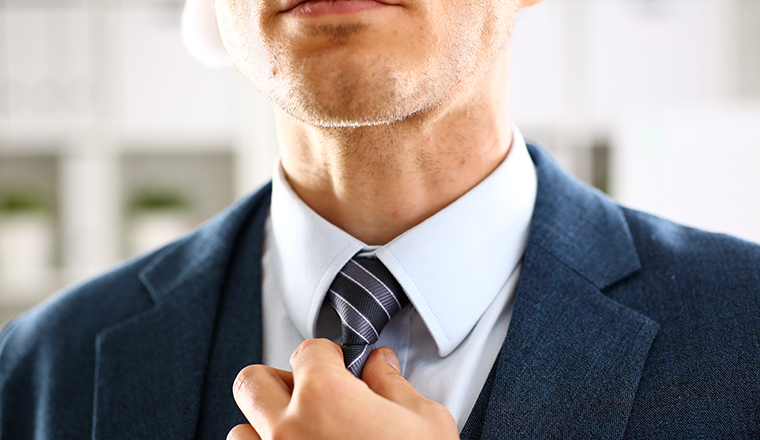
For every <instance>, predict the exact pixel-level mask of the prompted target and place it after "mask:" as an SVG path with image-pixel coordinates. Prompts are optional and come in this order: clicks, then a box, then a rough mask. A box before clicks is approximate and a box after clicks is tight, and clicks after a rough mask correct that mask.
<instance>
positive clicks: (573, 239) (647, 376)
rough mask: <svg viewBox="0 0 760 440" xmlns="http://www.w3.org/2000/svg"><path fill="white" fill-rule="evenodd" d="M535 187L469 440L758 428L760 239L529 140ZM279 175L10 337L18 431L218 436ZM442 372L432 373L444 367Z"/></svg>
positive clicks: (714, 435)
mask: <svg viewBox="0 0 760 440" xmlns="http://www.w3.org/2000/svg"><path fill="white" fill-rule="evenodd" d="M528 148H529V151H530V153H531V156H532V159H533V161H534V163H535V165H536V169H537V174H538V195H537V200H536V206H535V210H534V215H533V219H532V222H531V227H530V235H529V239H528V245H527V249H526V252H525V256H524V260H523V271H522V275H521V278H520V282H519V285H518V288H517V294H516V300H515V305H514V311H513V315H512V321H511V323H510V328H509V332H508V334H507V337H506V339H505V341H504V343H503V346H502V348H501V350H500V353H499V356H498V358H497V360H496V362H495V363H494V365H493V367H492V370H491V374H490V376H489V378H488V381H487V382H486V385H485V386H484V388H483V389H482V391H481V394H480V396H479V398H478V402H477V404H476V405H475V409H474V410H473V411H472V413H471V415H470V418H469V419H468V422H467V424H466V426H465V427H464V430H463V432H462V437H463V438H468V439H570V438H572V439H591V438H593V439H658V440H661V439H722V438H731V439H750V438H752V439H757V438H760V247H759V246H757V245H754V244H750V243H747V242H744V241H741V240H738V239H735V238H732V237H729V236H725V235H718V234H710V233H706V232H702V231H698V230H694V229H690V228H686V227H683V226H679V225H676V224H674V223H671V222H668V221H666V220H663V219H660V218H657V217H653V216H651V215H647V214H643V213H641V212H637V211H633V210H630V209H626V208H623V207H620V206H618V205H616V204H615V203H614V202H612V201H610V200H609V199H608V198H607V197H606V196H604V195H603V194H601V193H599V192H598V191H596V190H594V189H592V188H589V187H587V186H586V185H584V184H582V183H580V182H578V181H576V180H575V179H573V178H572V177H570V176H569V175H568V174H566V173H565V172H564V171H562V170H561V169H560V168H559V167H558V166H557V165H556V164H555V163H554V162H553V161H552V160H551V159H550V158H549V157H548V156H547V155H546V154H545V153H544V152H542V151H541V150H540V149H539V148H537V147H535V146H533V145H529V147H528ZM270 190H271V188H270V186H268V185H267V186H265V187H263V188H262V189H261V190H259V191H258V192H257V193H255V194H254V195H252V196H251V197H249V198H247V199H245V200H243V201H241V202H240V203H238V204H236V205H235V206H232V207H231V208H230V209H228V210H227V211H226V212H224V213H222V214H221V215H220V216H218V217H216V218H215V219H212V220H211V221H209V222H208V223H206V224H205V225H203V226H202V227H200V228H199V229H198V230H197V231H196V232H194V233H193V234H191V235H189V236H188V237H186V238H184V239H182V240H179V241H177V242H175V243H173V244H171V245H169V246H167V247H165V248H163V249H160V250H158V251H156V252H154V253H151V254H149V255H145V256H142V257H139V258H137V259H133V260H131V261H128V262H126V263H125V264H123V265H122V266H120V267H119V268H117V269H115V270H113V271H112V272H109V273H107V274H105V275H102V276H100V277H97V278H95V279H92V280H89V281H86V282H83V283H81V284H79V285H76V286H73V287H71V288H69V289H68V290H67V291H65V292H62V293H60V294H58V295H56V296H54V297H53V298H51V299H50V300H48V301H47V302H45V303H44V304H42V305H40V306H38V307H37V308H35V309H33V310H31V311H29V312H27V313H26V314H24V315H22V316H21V317H19V318H17V319H16V320H14V321H13V322H11V323H10V324H9V325H8V326H7V327H6V329H5V330H4V331H3V333H2V335H1V336H0V437H2V438H3V439H6V438H7V439H14V440H15V439H19V440H20V439H32V438H35V439H41V438H51V439H52V438H55V439H83V438H93V439H135V438H140V439H149V438H150V439H152V438H167V439H195V438H200V439H212V438H224V437H225V435H226V433H227V432H228V431H229V429H231V428H232V427H233V426H234V425H236V424H238V423H245V419H244V417H243V415H242V414H241V413H240V411H239V410H238V409H237V407H236V406H235V403H234V401H233V399H232V391H231V386H232V382H233V380H234V378H235V376H236V375H237V373H238V371H239V370H240V369H242V368H243V367H245V366H246V365H249V364H252V363H259V362H261V356H262V331H261V301H260V295H261V253H262V242H263V234H264V232H263V231H264V223H265V220H266V218H267V216H268V212H269V200H270ZM433 380H434V379H433Z"/></svg>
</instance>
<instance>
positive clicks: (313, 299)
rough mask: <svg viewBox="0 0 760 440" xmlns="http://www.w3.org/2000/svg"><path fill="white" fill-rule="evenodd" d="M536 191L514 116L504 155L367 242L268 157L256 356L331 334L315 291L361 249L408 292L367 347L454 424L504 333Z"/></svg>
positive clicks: (329, 313)
mask: <svg viewBox="0 0 760 440" xmlns="http://www.w3.org/2000/svg"><path fill="white" fill-rule="evenodd" d="M535 198H536V171H535V168H534V166H533V162H532V161H531V159H530V156H529V155H528V150H527V148H526V146H525V141H524V139H523V137H522V134H521V133H520V131H519V130H518V129H517V127H515V126H513V137H512V145H511V147H510V150H509V153H508V154H507V157H506V158H505V159H504V161H503V162H502V163H501V164H500V165H499V166H498V168H496V170H494V171H493V172H492V173H491V174H490V175H489V176H488V177H486V179H484V180H483V181H482V182H480V183H479V184H478V185H477V186H475V187H474V188H472V189H471V190H470V191H468V192H467V193H466V194H464V195H463V196H462V197H460V198H459V199H457V200H456V201H454V202H453V203H451V204H450V205H449V206H447V207H446V208H444V209H442V210H441V211H439V212H438V213H436V214H435V215H433V216H432V217H430V218H428V219H427V220H425V221H423V222H422V223H420V224H419V225H417V226H415V227H413V228H412V229H409V230H408V231H406V232H404V233H403V234H401V235H400V236H398V237H396V238H395V239H394V240H393V241H391V242H390V243H388V244H386V245H385V246H380V247H377V246H375V247H371V246H367V245H366V244H364V243H362V242H361V241H360V240H357V239H356V238H354V237H352V236H351V235H349V234H348V233H346V232H344V231H343V230H341V229H339V228H338V227H336V226H335V225H333V224H331V223H329V222H328V221H327V220H325V219H323V218H322V217H320V216H319V215H318V214H317V213H316V212H314V211H313V210H312V209H311V208H309V207H308V206H307V205H306V204H305V203H304V202H303V201H302V200H301V199H300V198H298V196H297V195H296V194H295V193H294V192H293V190H292V188H291V187H290V185H289V184H288V182H287V179H286V178H285V176H284V173H283V171H282V168H281V167H280V166H279V163H278V165H277V167H276V170H275V173H274V178H273V182H272V209H271V214H270V217H269V220H268V221H267V224H266V230H265V240H264V255H263V261H262V267H263V289H262V307H263V332H264V335H263V338H264V341H263V344H264V352H263V355H264V363H265V364H267V365H270V366H272V367H275V368H281V369H288V370H289V369H290V367H289V364H288V360H289V358H290V355H291V354H292V353H293V350H295V349H296V347H298V345H299V344H300V343H301V342H303V341H304V340H305V339H307V338H313V337H328V338H330V339H333V340H334V341H336V342H340V321H339V319H338V317H337V314H335V312H334V311H333V310H332V308H331V307H330V306H329V305H323V302H324V298H325V292H327V289H328V287H329V286H330V284H331V283H332V281H333V279H334V278H335V276H336V275H337V273H338V271H339V270H340V269H341V268H342V267H343V265H345V264H346V262H348V260H349V259H350V258H351V257H352V256H354V255H355V254H356V253H358V252H360V251H364V252H369V253H372V254H374V255H376V256H377V258H379V259H380V260H381V261H382V262H383V263H384V264H385V266H386V267H387V268H388V270H390V272H391V273H392V274H393V276H394V277H396V279H397V280H398V282H399V284H401V286H402V287H403V289H404V291H405V292H406V294H407V296H408V297H409V301H410V302H411V306H407V307H405V308H404V309H403V310H401V311H400V312H399V313H398V314H397V315H396V316H394V317H393V319H392V320H391V321H390V322H389V323H388V325H387V326H386V327H385V329H384V330H383V331H382V332H381V335H380V340H379V341H378V343H377V346H378V347H380V346H389V347H391V348H393V349H394V350H395V351H396V353H398V356H399V362H400V364H401V373H402V374H403V375H404V377H406V378H407V380H409V382H411V384H412V385H413V386H414V387H415V388H416V389H417V390H419V391H420V392H421V393H422V394H423V395H424V396H426V397H427V398H429V399H431V400H434V401H437V402H439V403H441V404H442V405H444V406H445V407H446V408H447V409H448V410H449V411H450V412H451V413H452V414H453V415H454V418H455V420H456V422H457V426H458V427H459V429H460V431H461V429H462V428H463V427H464V424H465V422H466V421H467V417H468V416H469V414H470V412H471V410H472V408H473V406H474V405H475V401H476V399H477V397H478V395H479V394H480V390H481V388H482V387H483V384H484V383H485V381H486V378H487V377H488V373H489V372H490V370H491V367H492V366H493V363H494V361H495V360H496V357H497V355H498V353H499V349H500V348H501V346H502V343H503V342H504V338H505V337H506V334H507V328H508V327H509V320H510V317H511V314H512V304H513V302H514V294H515V290H516V287H517V281H518V279H519V276H520V270H521V268H522V256H523V253H524V252H525V246H526V242H527V238H528V229H529V225H530V220H531V217H532V215H533V205H534V203H535Z"/></svg>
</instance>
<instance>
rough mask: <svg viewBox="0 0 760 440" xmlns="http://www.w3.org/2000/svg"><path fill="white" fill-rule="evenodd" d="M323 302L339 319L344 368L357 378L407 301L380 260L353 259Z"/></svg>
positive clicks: (336, 278) (340, 273)
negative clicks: (383, 332)
mask: <svg viewBox="0 0 760 440" xmlns="http://www.w3.org/2000/svg"><path fill="white" fill-rule="evenodd" d="M327 301H328V303H329V304H330V305H331V306H332V307H333V308H334V309H335V311H336V312H337V313H338V316H340V321H341V346H342V347H343V359H344V361H345V363H346V368H347V369H348V370H349V371H350V372H351V373H353V374H354V376H356V377H361V374H362V369H363V368H364V363H365V362H366V361H367V358H369V355H370V353H372V350H374V349H375V343H376V342H377V339H378V338H379V337H380V332H381V331H382V330H383V327H385V325H386V324H387V323H388V321H390V320H391V318H392V317H393V315H394V314H396V312H398V311H399V310H401V308H402V307H404V306H405V305H406V304H408V303H409V299H408V298H407V297H406V295H405V294H404V290H403V289H402V288H401V285H400V284H399V283H398V282H397V281H396V279H395V278H393V275H391V273H390V271H388V269H387V268H386V267H385V266H384V265H383V263H382V262H381V261H380V260H378V259H376V258H367V257H356V256H355V257H354V258H352V259H351V260H349V261H348V263H346V265H345V266H343V268H342V269H341V270H340V272H339V273H338V275H337V276H336V277H335V280H334V281H333V282H332V284H331V285H330V289H329V291H328V292H327Z"/></svg>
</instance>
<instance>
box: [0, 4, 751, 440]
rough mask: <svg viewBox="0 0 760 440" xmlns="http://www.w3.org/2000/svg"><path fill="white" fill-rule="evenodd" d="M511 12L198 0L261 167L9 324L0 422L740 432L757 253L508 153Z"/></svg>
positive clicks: (334, 432) (387, 432)
mask: <svg viewBox="0 0 760 440" xmlns="http://www.w3.org/2000/svg"><path fill="white" fill-rule="evenodd" d="M533 3H537V0H505V1H501V2H490V1H487V0H474V1H469V2H464V1H460V0H410V1H399V2H397V1H389V2H376V1H372V0H345V1H318V0H312V1H309V2H300V1H290V0H216V12H217V17H218V20H219V28H220V31H221V35H222V39H223V41H224V43H225V46H226V48H227V50H228V52H229V53H230V55H231V56H232V59H233V60H234V61H235V63H236V66H237V67H238V69H239V70H240V71H241V72H243V73H244V74H245V75H246V76H247V77H248V78H249V79H250V80H251V81H253V82H254V83H255V84H256V85H257V86H258V87H259V89H260V90H261V91H262V92H263V93H264V94H265V95H267V96H268V97H269V98H270V99H271V100H272V101H273V102H274V103H275V104H276V106H277V108H278V110H277V124H278V132H279V135H280V140H281V147H282V148H281V150H282V151H281V160H280V164H279V165H278V168H277V170H276V173H275V177H274V179H273V183H272V185H271V187H270V186H269V185H268V186H266V187H265V188H263V189H262V190H260V191H259V192H258V193H256V194H255V195H253V196H252V197H251V198H249V199H247V200H244V201H242V202H241V203H240V204H238V205H236V206H234V207H232V208H231V209H230V210H229V211H228V212H226V213H224V214H222V215H221V216H220V217H218V218H217V219H215V220H213V221H211V222H209V223H208V224H206V225H204V226H203V227H201V228H200V229H199V230H198V231H197V232H196V233H194V234H193V235H191V236H189V237H187V238H185V239H183V240H180V241H179V242H177V243H174V244H172V245H170V246H168V247H166V248H164V249H162V250H159V251H157V252H156V253H154V254H151V255H147V256H144V257H141V258H139V259H136V260H134V261H131V262H129V263H127V264H126V265H124V266H123V267H121V268H118V269H116V270H114V271H113V272H111V273H109V274H106V275H104V276H102V277H100V278H97V279H95V280H92V281H89V282H86V283H84V284H82V285H80V286H77V287H74V288H72V289H70V290H69V291H68V292H66V293H64V294H62V295H60V296H58V297H57V298H55V299H53V300H52V301H50V302H49V303H47V304H45V305H43V306H41V307H40V308H38V309H36V310H34V311H32V312H30V313H28V314H27V315H25V316H24V317H21V318H19V319H17V320H16V321H14V322H13V323H12V324H11V325H10V326H9V327H8V328H7V329H6V330H5V332H4V333H3V335H2V338H0V350H2V351H1V352H0V393H1V394H0V397H1V398H2V400H1V404H2V408H1V409H2V411H0V417H2V420H0V424H1V425H2V430H3V431H2V433H3V434H4V437H5V436H7V437H8V438H14V439H16V438H19V439H22V438H32V437H35V438H85V437H88V436H92V437H93V438H158V437H160V438H221V437H222V436H224V435H226V434H227V433H228V432H229V434H228V435H229V437H230V438H234V439H258V438H262V439H270V438H288V439H290V438H293V439H299V438H310V439H311V438H362V439H365V438H414V439H425V438H436V439H447V438H458V437H461V438H541V439H545V438H556V439H564V438H631V439H634V438H657V439H662V438H679V439H680V438H757V437H758V436H760V415H759V414H760V385H758V384H760V381H759V380H758V379H760V368H759V367H760V355H759V349H760V302H759V301H758V299H760V248H758V247H757V246H755V245H752V244H749V243H745V242H741V241H739V240H736V239H733V238H730V237H725V236H718V235H712V234H707V233H704V232H700V231H695V230H692V229H688V228H684V227H681V226H678V225H674V224H672V223H669V222H667V221H664V220H661V219H657V218H654V217H651V216H648V215H646V214H642V213H639V212H635V211H631V210H628V209H625V208H622V207H619V206H617V205H615V204H614V203H613V202H611V201H610V200H608V199H607V198H606V197H604V196H603V195H601V194H600V193H598V192H596V191H594V190H592V189H590V188H588V187H586V186H584V185H582V184H580V183H578V182H577V181H575V180H573V179H572V178H571V177H569V176H568V175H566V174H565V173H564V172H562V171H561V170H560V169H559V168H558V167H557V166H556V165H555V164H554V163H553V162H552V161H551V159H550V158H548V157H547V155H546V154H545V153H543V152H542V151H541V150H540V149H538V148H537V147H535V146H526V145H525V142H524V141H523V139H522V136H521V135H520V133H519V130H517V128H516V127H514V126H512V125H511V123H510V120H511V113H510V107H509V103H508V98H507V96H508V95H507V93H506V91H507V84H508V78H509V38H510V34H511V31H512V28H513V25H514V21H515V19H516V15H517V12H518V10H519V9H520V8H522V7H526V6H530V5H531V4H533ZM365 291H366V294H365V293H364V292H365ZM357 298H358V301H355V300H356V299H357ZM394 304H395V305H394ZM365 308H366V310H369V311H366V310H365ZM333 309H335V311H333ZM370 309H371V310H370ZM336 312H337V313H336ZM383 315H387V317H383ZM377 317H379V318H378V319H380V321H382V324H383V325H384V328H380V326H379V325H378V326H377V328H376V322H377V321H376V320H375V318H377ZM372 335H374V337H372ZM320 336H325V337H328V338H330V339H333V340H335V341H338V342H341V343H342V344H343V347H342V348H341V347H339V346H338V345H336V344H335V343H333V342H330V341H329V340H327V339H314V338H315V337H320ZM371 337H372V339H371V340H370V338H371ZM375 339H377V340H376V341H375ZM362 340H364V341H363V342H362ZM357 341H358V342H357ZM382 345H388V346H390V348H379V349H377V350H375V351H371V349H372V348H373V347H375V346H382ZM370 352H371V354H368V353H370ZM262 363H264V364H266V365H268V366H263V365H261V364H262ZM288 364H289V366H290V367H291V368H292V372H290V371H286V368H288ZM362 364H363V366H362ZM347 368H348V369H347ZM352 373H353V374H352ZM354 375H356V376H358V377H359V378H357V377H354ZM235 378H237V379H235ZM233 379H235V380H234V387H233V385H232V384H233ZM407 379H408V380H407ZM230 387H233V391H232V393H230ZM231 394H234V400H235V402H236V403H237V405H238V406H239V409H238V407H236V405H235V402H233V397H232V395H231ZM241 412H242V414H241ZM236 425H237V426H236ZM233 427H234V428H233Z"/></svg>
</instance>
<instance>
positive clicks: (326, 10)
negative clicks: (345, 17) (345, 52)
mask: <svg viewBox="0 0 760 440" xmlns="http://www.w3.org/2000/svg"><path fill="white" fill-rule="evenodd" d="M384 6H390V5H388V4H385V3H380V2H377V1H374V0H312V1H308V2H306V3H301V4H300V5H298V6H296V7H295V8H293V9H291V10H290V11H289V12H290V13H292V14H293V15H297V16H301V17H318V16H322V15H331V14H354V13H357V12H361V11H367V10H370V9H375V8H381V7H384Z"/></svg>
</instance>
